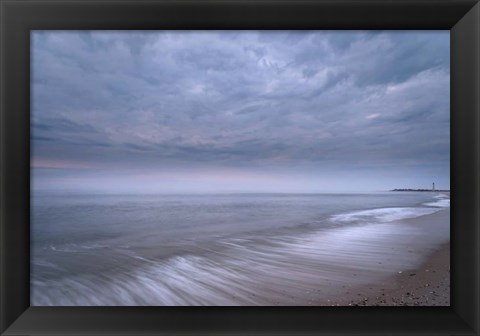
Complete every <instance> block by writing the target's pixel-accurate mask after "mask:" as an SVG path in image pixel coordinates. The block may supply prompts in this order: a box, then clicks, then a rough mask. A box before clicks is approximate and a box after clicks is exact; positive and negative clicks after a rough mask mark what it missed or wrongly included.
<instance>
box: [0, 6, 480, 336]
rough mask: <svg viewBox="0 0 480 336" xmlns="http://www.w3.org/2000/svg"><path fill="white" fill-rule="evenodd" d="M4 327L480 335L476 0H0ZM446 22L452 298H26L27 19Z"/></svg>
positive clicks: (55, 24) (371, 25) (211, 23)
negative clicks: (404, 302)
mask: <svg viewBox="0 0 480 336" xmlns="http://www.w3.org/2000/svg"><path fill="white" fill-rule="evenodd" d="M0 11H1V13H0V14H1V15H0V23H1V54H0V55H1V70H0V74H1V106H0V107H1V119H0V125H1V158H0V163H1V195H0V202H1V203H0V210H1V217H0V221H1V223H0V229H1V231H0V233H1V241H0V249H1V258H0V260H1V265H0V268H1V277H0V332H1V334H2V335H59V334H64V335H73V334H75V335H87V334H88V335H103V334H105V335H106V334H111V335H113V334H117V335H126V334H128V335H130V334H132V335H133V334H135V335H140V334H172V335H173V334H175V335H180V334H182V335H183V334H197V335H200V334H202V335H203V334H205V335H207V334H209V335H211V334H249V335H251V334H279V335H280V334H281V335H285V334H296V335H303V334H324V335H327V334H343V335H345V334H389V335H393V334H399V335H400V334H408V335H420V334H429V335H433V334H435V335H447V334H448V335H478V334H479V307H480V292H479V283H480V277H479V272H480V268H479V237H480V236H479V233H480V230H479V206H480V205H479V204H480V203H479V182H480V179H479V172H480V169H479V168H480V167H479V156H480V155H479V154H480V151H479V150H480V146H479V140H480V127H479V121H480V119H479V112H480V98H479V97H480V85H479V82H480V65H479V64H480V4H479V3H478V2H477V1H475V0H421V1H416V0H389V1H386V0H337V1H330V0H297V1H295V0H260V1H247V0H245V1H237V0H209V1H204V0H196V1H190V0H186V1H185V0H177V1H166V0H160V1H153V0H150V1H145V0H140V1H135V0H103V1H102V0H98V1H93V0H83V1H78V0H63V1H60V0H0ZM36 29H45V30H48V29H55V30H71V29H75V30H77V29H78V30H81V29H91V30H96V29H101V30H118V29H125V30H127V29H128V30H130V29H136V30H138V29H141V30H144V29H147V30H148V29H159V30H161V29H402V30H409V29H448V30H450V33H451V225H452V227H451V230H452V231H451V260H452V265H451V276H452V279H451V283H452V286H451V290H452V292H451V293H452V297H451V306H450V307H361V308H359V307H291V308H290V307H268V308H267V307H243V308H233V307H230V308H223V307H203V308H201V307H91V308H90V307H30V306H29V305H30V304H29V291H30V264H29V255H30V237H29V235H30V230H29V220H30V211H29V210H30V161H29V160H30V119H29V117H30V103H29V100H30V99H29V97H30V30H36Z"/></svg>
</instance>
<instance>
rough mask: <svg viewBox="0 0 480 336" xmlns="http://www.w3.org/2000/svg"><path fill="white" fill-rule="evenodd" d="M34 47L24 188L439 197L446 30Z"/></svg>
mask: <svg viewBox="0 0 480 336" xmlns="http://www.w3.org/2000/svg"><path fill="white" fill-rule="evenodd" d="M31 41H32V46H31V47H32V48H31V56H32V57H31V60H32V61H31V62H32V83H31V87H32V111H31V121H32V122H31V128H32V149H33V150H32V167H33V169H32V171H33V181H34V188H37V189H49V190H56V189H62V190H63V189H69V190H76V189H78V190H94V191H102V190H105V191H135V192H142V191H146V192H171V191H173V192H175V191H213V192H214V191H285V192H293V191H295V192H302V191H305V192H321V191H337V190H338V191H344V190H383V189H390V188H395V187H429V186H431V183H432V182H434V181H435V182H436V184H437V186H438V187H439V188H449V184H450V178H449V174H450V171H449V164H450V154H449V152H450V140H449V137H450V134H449V128H450V110H449V105H450V97H449V96H450V92H449V90H450V89H449V87H450V66H449V63H450V59H449V52H450V45H449V32H448V31H409V32H403V31H395V32H391V31H390V32H388V31H386V32H385V31H375V32H366V31H345V32H333V31H295V32H292V31H278V32H268V31H262V32H257V31H245V32H237V31H228V32H227V31H213V32H212V31H209V32H201V31H197V32H185V31H181V32H180V31H178V32H173V31H158V32H152V31H150V32H101V31H95V32H93V31H92V32H89V31H82V32H61V31H35V32H33V33H32V39H31Z"/></svg>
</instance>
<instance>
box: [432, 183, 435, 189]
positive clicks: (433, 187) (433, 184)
mask: <svg viewBox="0 0 480 336" xmlns="http://www.w3.org/2000/svg"><path fill="white" fill-rule="evenodd" d="M432 191H435V182H433V183H432Z"/></svg>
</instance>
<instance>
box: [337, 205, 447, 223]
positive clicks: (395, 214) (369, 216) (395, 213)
mask: <svg viewBox="0 0 480 336" xmlns="http://www.w3.org/2000/svg"><path fill="white" fill-rule="evenodd" d="M437 211H438V209H432V208H413V207H412V208H381V209H371V210H361V211H354V212H349V213H344V214H338V215H333V216H332V220H333V221H338V222H392V221H396V220H401V219H407V218H415V217H419V216H424V215H429V214H432V213H434V212H437Z"/></svg>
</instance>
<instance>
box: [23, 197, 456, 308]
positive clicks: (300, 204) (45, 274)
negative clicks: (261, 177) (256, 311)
mask: <svg viewBox="0 0 480 336" xmlns="http://www.w3.org/2000/svg"><path fill="white" fill-rule="evenodd" d="M32 195H33V196H32V199H31V209H32V215H31V305H32V306H92V305H94V306H125V305H127V306H144V305H146V306H147V305H148V306H150V305H155V306H163V305H292V304H293V305H297V304H299V305H306V304H308V303H309V302H311V301H309V300H310V298H311V297H312V295H313V294H315V295H316V296H321V295H324V296H325V297H327V296H332V295H335V293H336V292H338V291H339V290H340V289H341V288H345V287H346V286H354V285H361V284H367V283H370V282H372V281H374V280H375V279H381V278H384V277H387V276H389V275H391V274H393V273H396V272H398V271H399V270H401V269H407V268H408V267H413V266H415V265H418V264H419V263H420V262H421V261H422V259H423V258H424V257H425V256H426V255H427V254H428V253H429V252H431V251H432V250H434V249H435V248H436V247H438V246H439V245H440V244H442V243H445V242H448V240H449V237H450V225H449V224H450V223H446V224H445V223H440V222H435V221H432V222H431V223H428V224H416V222H415V221H412V219H414V218H416V217H420V216H425V215H431V214H433V213H436V212H439V211H442V210H443V211H446V209H447V208H449V206H450V200H449V197H448V196H445V195H442V194H441V193H436V192H376V193H352V194H208V195H200V194H195V195H82V194H53V193H40V192H34V193H33V194H32Z"/></svg>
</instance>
